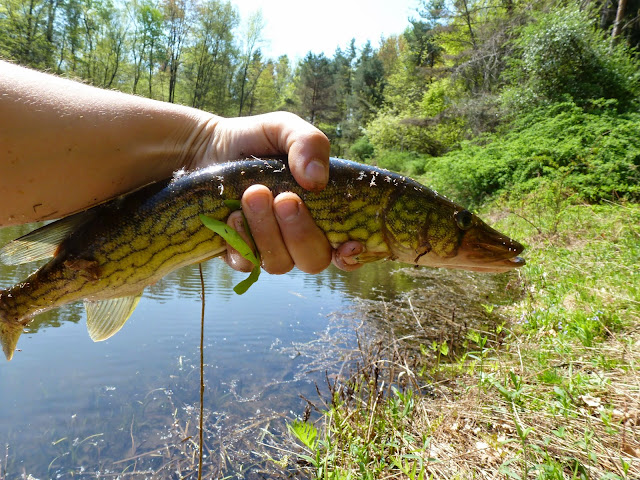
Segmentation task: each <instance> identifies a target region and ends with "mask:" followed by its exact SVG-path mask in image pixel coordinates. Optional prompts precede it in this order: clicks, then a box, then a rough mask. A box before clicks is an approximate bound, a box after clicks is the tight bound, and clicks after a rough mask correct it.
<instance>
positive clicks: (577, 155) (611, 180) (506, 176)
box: [428, 101, 640, 205]
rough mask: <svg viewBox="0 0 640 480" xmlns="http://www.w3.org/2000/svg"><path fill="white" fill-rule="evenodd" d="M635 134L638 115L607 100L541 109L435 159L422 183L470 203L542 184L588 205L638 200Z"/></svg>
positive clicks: (639, 152)
mask: <svg viewBox="0 0 640 480" xmlns="http://www.w3.org/2000/svg"><path fill="white" fill-rule="evenodd" d="M505 130H506V129H505ZM639 130H640V114H638V113H628V114H621V113H618V112H617V111H616V109H615V103H614V102H612V101H609V102H594V103H592V107H591V109H590V111H585V110H584V109H582V108H580V107H578V106H577V105H575V104H574V103H571V102H566V103H561V104H555V105H551V106H549V107H540V108H538V109H535V110H534V111H532V112H531V113H529V114H527V115H525V116H523V117H522V118H521V119H519V120H518V121H516V122H514V123H513V124H511V125H509V129H508V130H506V131H505V132H504V133H502V134H492V135H486V136H485V137H483V138H482V139H481V141H476V142H465V143H463V144H462V145H461V147H460V149H459V150H457V151H453V152H451V153H449V154H447V155H445V156H442V157H440V158H437V159H434V160H433V161H432V162H431V165H430V170H429V178H428V180H429V183H431V184H433V185H434V186H435V187H436V188H438V189H440V190H442V191H443V192H446V193H447V194H448V195H451V196H452V197H454V198H456V199H457V200H459V201H462V202H464V203H468V204H473V205H478V204H480V203H481V202H483V201H484V200H486V199H487V198H488V197H489V196H492V195H496V194H499V193H502V192H506V191H510V192H511V193H518V192H521V193H523V192H529V191H533V190H536V189H538V188H540V187H542V186H544V181H545V180H544V179H552V180H554V181H557V182H560V183H561V184H562V185H563V186H564V187H565V188H569V189H572V190H574V191H575V192H577V193H578V195H579V196H580V197H582V198H583V199H585V200H589V201H599V200H603V199H609V200H615V199H619V198H627V199H631V200H637V199H640V170H639V168H640V137H639V136H638V135H637V132H638V131H639Z"/></svg>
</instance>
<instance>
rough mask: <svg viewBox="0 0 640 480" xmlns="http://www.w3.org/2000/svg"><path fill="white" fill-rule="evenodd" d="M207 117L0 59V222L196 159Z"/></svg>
mask: <svg viewBox="0 0 640 480" xmlns="http://www.w3.org/2000/svg"><path fill="white" fill-rule="evenodd" d="M215 122H216V117H214V116H213V115H210V114H207V113H205V112H202V111H200V110H196V109H191V108H187V107H183V106H179V105H174V104H168V103H163V102H158V101H154V100H150V99H146V98H141V97H135V96H131V95H126V94H123V93H120V92H114V91H109V90H102V89H98V88H94V87H90V86H87V85H83V84H80V83H77V82H72V81H69V80H66V79H62V78H58V77H54V76H50V75H46V74H42V73H40V72H36V71H33V70H28V69H24V68H21V67H17V66H14V65H11V64H8V63H4V62H0V225H9V224H14V223H24V222H29V221H35V220H43V219H48V218H56V217H62V216H65V215H68V214H69V213H72V212H75V211H79V210H82V209H85V208H87V207H89V206H91V205H94V204H96V203H99V202H101V201H104V200H106V199H108V198H112V197H114V196H117V195H119V194H122V193H125V192H127V191H130V190H133V189H135V188H137V187H139V186H141V185H145V184H147V183H149V182H152V181H154V180H158V179H161V178H166V177H168V176H170V175H171V173H172V172H173V171H174V170H176V169H178V168H180V167H182V166H185V165H188V164H189V163H190V161H191V158H193V157H195V156H201V155H202V152H203V151H204V150H205V149H206V148H207V146H208V145H207V142H208V141H209V140H210V139H211V132H212V129H213V128H214V126H215Z"/></svg>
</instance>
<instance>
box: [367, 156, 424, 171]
mask: <svg viewBox="0 0 640 480" xmlns="http://www.w3.org/2000/svg"><path fill="white" fill-rule="evenodd" d="M427 161H428V157H427V156H425V155H419V154H417V153H415V152H398V151H397V150H381V151H379V152H376V154H375V156H374V157H373V159H371V160H369V163H374V164H375V165H378V166H379V167H382V168H386V169H387V170H391V171H394V172H399V173H405V174H407V175H412V176H417V175H422V174H423V173H424V171H425V166H426V164H427Z"/></svg>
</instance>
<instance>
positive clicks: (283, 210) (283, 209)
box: [275, 200, 300, 222]
mask: <svg viewBox="0 0 640 480" xmlns="http://www.w3.org/2000/svg"><path fill="white" fill-rule="evenodd" d="M275 211H276V215H277V216H278V218H279V219H280V220H284V221H285V222H291V221H293V220H295V219H296V218H297V217H298V213H299V212H300V206H299V205H298V202H297V201H296V200H282V201H280V202H278V203H276V204H275Z"/></svg>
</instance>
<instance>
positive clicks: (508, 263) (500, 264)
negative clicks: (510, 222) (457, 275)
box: [446, 257, 527, 273]
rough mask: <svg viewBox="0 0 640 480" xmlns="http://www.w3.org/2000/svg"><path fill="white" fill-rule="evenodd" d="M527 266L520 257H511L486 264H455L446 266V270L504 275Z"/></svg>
mask: <svg viewBox="0 0 640 480" xmlns="http://www.w3.org/2000/svg"><path fill="white" fill-rule="evenodd" d="M526 264H527V262H526V260H525V259H524V258H522V257H511V258H505V259H502V260H496V261H493V262H487V263H484V264H482V263H473V264H464V263H461V264H456V265H447V266H446V267H447V268H452V269H455V270H468V271H470V272H484V273H504V272H508V271H510V270H514V269H516V268H521V267H524V266H525V265H526Z"/></svg>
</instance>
